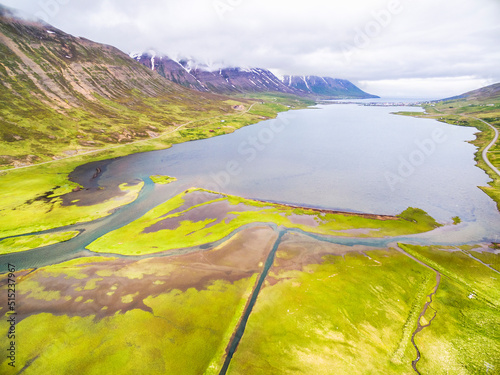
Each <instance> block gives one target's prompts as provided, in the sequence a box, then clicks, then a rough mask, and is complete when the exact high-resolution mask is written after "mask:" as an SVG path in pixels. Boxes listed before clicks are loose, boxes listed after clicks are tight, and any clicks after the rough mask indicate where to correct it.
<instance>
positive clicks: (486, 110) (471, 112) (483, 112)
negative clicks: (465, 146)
mask: <svg viewBox="0 0 500 375" xmlns="http://www.w3.org/2000/svg"><path fill="white" fill-rule="evenodd" d="M424 108H425V113H421V112H418V113H417V112H400V113H398V114H401V115H407V116H413V117H420V118H433V119H436V120H438V121H441V122H445V123H447V124H451V125H457V126H472V127H476V128H477V129H479V131H480V132H479V133H477V134H476V139H475V140H474V141H472V142H471V143H472V144H474V145H475V146H477V147H478V150H477V152H476V156H475V159H476V162H477V165H478V166H479V167H480V168H481V169H483V170H484V171H486V173H487V174H488V175H489V176H490V178H491V179H492V181H491V182H489V183H488V185H489V186H484V187H481V189H482V190H483V191H484V192H485V193H486V194H488V195H489V196H490V197H491V198H492V199H493V200H494V201H495V202H496V203H497V206H498V208H499V210H500V176H498V175H497V174H496V173H495V172H494V171H492V170H491V169H490V168H489V167H488V165H487V164H486V163H485V162H484V161H483V159H482V156H481V155H482V152H483V150H484V149H485V148H486V146H488V144H489V143H490V142H491V141H492V140H493V137H494V132H493V130H492V129H491V128H490V127H489V126H487V125H486V124H484V123H482V122H481V121H478V120H477V119H482V120H484V121H486V122H488V123H489V124H491V125H492V126H494V127H495V128H497V130H500V99H482V100H478V99H455V100H448V101H443V102H438V103H433V104H428V105H425V106H424ZM488 159H489V160H490V162H491V163H492V164H493V165H494V166H495V167H496V168H497V169H500V139H499V140H498V141H497V143H496V145H494V146H493V147H492V148H490V150H489V152H488Z"/></svg>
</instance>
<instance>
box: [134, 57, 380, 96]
mask: <svg viewBox="0 0 500 375" xmlns="http://www.w3.org/2000/svg"><path fill="white" fill-rule="evenodd" d="M130 56H131V57H132V58H134V59H135V60H137V61H139V62H140V63H141V64H143V65H145V66H147V67H148V68H150V69H152V70H154V71H156V72H158V73H159V74H160V75H162V76H163V77H165V78H167V79H168V80H170V81H172V82H175V83H178V84H180V85H182V86H185V87H188V88H191V89H195V90H198V91H209V92H213V93H217V94H235V93H254V92H280V93H285V94H294V95H300V96H310V97H322V98H373V97H376V96H374V95H370V94H367V93H365V92H364V91H362V90H360V89H359V88H358V87H356V86H355V85H354V84H352V83H351V82H349V81H347V80H341V79H334V78H329V77H315V76H307V77H298V76H285V77H284V78H283V80H280V79H279V78H278V77H276V76H275V75H274V74H273V73H272V72H271V71H269V70H267V69H261V68H241V67H229V68H228V67H223V65H222V64H207V63H200V62H199V61H196V60H194V59H180V60H178V61H177V60H174V59H172V58H170V57H168V56H165V55H160V54H158V53H156V52H154V51H148V52H145V53H134V54H131V55H130Z"/></svg>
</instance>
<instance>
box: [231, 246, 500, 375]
mask: <svg viewBox="0 0 500 375" xmlns="http://www.w3.org/2000/svg"><path fill="white" fill-rule="evenodd" d="M401 247H402V248H403V249H404V250H406V251H407V252H409V253H411V254H412V255H414V256H415V257H417V258H418V259H420V260H422V261H424V262H425V263H426V264H430V265H431V266H432V267H436V269H438V270H439V271H440V272H441V273H442V276H443V277H442V279H441V284H440V287H439V289H438V292H437V294H436V296H435V297H434V299H433V302H432V304H431V309H429V310H428V312H427V313H426V315H425V316H424V317H423V318H422V324H424V323H427V322H428V321H429V320H430V319H431V318H432V314H433V312H434V310H436V311H437V315H436V318H435V319H434V320H433V321H432V323H431V325H430V326H429V327H427V328H425V329H424V330H423V331H422V332H420V333H418V334H417V335H416V344H417V346H418V347H419V350H420V351H421V353H422V358H421V360H420V361H419V362H418V365H417V366H418V369H419V371H420V372H421V373H422V374H487V373H496V371H498V369H500V328H499V327H500V312H499V311H500V309H499V308H498V307H499V303H500V299H499V292H498V290H499V286H500V281H499V280H500V279H499V278H498V273H496V274H495V273H494V272H493V271H491V270H489V269H488V268H487V267H485V266H483V265H481V264H480V263H479V262H477V261H475V260H473V259H471V258H469V257H467V256H466V255H465V254H463V253H462V252H460V251H455V252H450V251H449V250H448V251H446V250H440V249H439V248H437V247H433V248H430V247H416V246H409V245H401ZM365 254H366V255H363V254H359V253H351V254H349V253H348V254H346V255H344V256H333V255H329V256H325V257H323V262H322V263H321V264H317V265H306V266H304V267H303V268H302V270H300V271H286V270H283V269H280V257H281V258H286V259H293V257H294V256H297V255H296V254H294V253H293V252H290V253H288V254H286V253H282V254H280V253H278V254H277V259H276V260H275V263H274V266H273V268H271V271H270V274H269V275H270V276H272V277H273V278H275V279H277V280H278V282H277V283H268V284H267V285H266V287H265V288H264V289H263V290H262V291H261V293H260V295H259V297H258V300H257V303H256V305H255V307H254V310H253V312H252V315H251V316H250V319H249V321H248V325H247V327H246V331H245V334H244V336H243V339H242V341H241V342H240V345H239V347H238V350H237V351H236V353H235V355H234V357H233V360H232V362H231V365H230V367H229V371H228V374H231V375H232V374H268V373H280V374H302V373H308V374H309V373H310V374H313V373H314V374H332V373H335V374H414V373H415V372H414V371H413V369H412V367H411V361H412V360H414V359H415V358H416V352H415V349H414V348H413V346H412V344H411V341H410V338H411V334H412V332H413V331H414V330H415V328H416V323H417V318H418V315H419V313H420V311H421V309H422V307H423V305H424V303H425V301H426V295H427V294H429V293H430V292H431V290H432V288H433V287H434V285H435V274H434V272H433V271H431V270H430V269H428V268H425V267H423V266H422V265H420V264H418V263H417V262H415V261H413V260H412V259H410V258H409V257H406V256H405V255H404V254H402V253H398V252H395V251H381V250H372V251H367V252H365ZM499 256H500V255H498V254H497V255H496V257H499ZM497 261H498V260H497ZM488 368H489V371H487V369H488Z"/></svg>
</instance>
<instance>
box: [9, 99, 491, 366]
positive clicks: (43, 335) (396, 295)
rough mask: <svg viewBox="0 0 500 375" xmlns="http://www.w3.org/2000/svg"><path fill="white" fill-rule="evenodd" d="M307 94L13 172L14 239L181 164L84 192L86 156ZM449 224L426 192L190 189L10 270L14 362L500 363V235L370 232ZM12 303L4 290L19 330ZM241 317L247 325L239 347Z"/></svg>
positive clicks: (194, 134)
mask: <svg viewBox="0 0 500 375" xmlns="http://www.w3.org/2000/svg"><path fill="white" fill-rule="evenodd" d="M241 100H248V98H244V99H241ZM262 100H264V103H262V102H261V101H262ZM238 103H240V102H239V101H235V102H234V103H232V102H231V103H228V104H229V105H231V106H232V105H234V106H236V105H238V106H239V105H240V104H238ZM300 105H304V103H303V102H293V101H291V99H290V98H287V97H281V96H276V97H274V96H265V97H262V98H260V99H259V100H258V101H254V102H252V104H250V103H246V104H245V109H244V110H241V107H238V108H240V109H239V111H240V113H238V114H228V115H224V117H216V118H214V119H210V120H208V119H201V120H200V121H197V122H193V123H190V124H186V125H185V126H182V127H179V128H177V129H172V130H173V131H172V132H170V130H168V131H167V132H164V133H163V134H162V135H159V136H158V137H157V138H154V139H150V140H145V141H140V142H137V143H134V144H128V145H120V146H117V147H114V148H108V149H106V150H104V149H103V150H101V151H100V152H96V153H91V154H86V155H81V154H80V155H76V156H74V157H71V158H68V159H65V160H58V161H54V162H50V163H47V164H43V165H38V166H33V167H29V168H25V169H17V170H8V171H4V172H2V175H0V212H1V215H0V254H7V255H8V254H13V253H19V254H15V255H16V256H17V255H20V256H23V253H22V252H23V251H26V250H30V249H32V251H33V252H36V251H37V250H36V249H37V248H39V247H42V246H48V245H51V244H54V243H57V242H62V241H71V240H72V238H73V237H75V236H77V235H79V232H77V231H74V230H70V229H67V228H63V227H65V226H67V225H70V224H74V223H79V222H89V221H92V220H95V219H97V218H102V217H103V216H106V215H109V214H110V213H112V212H113V211H114V210H116V209H117V208H119V207H122V206H125V205H128V204H130V203H131V202H133V201H134V200H135V199H136V198H137V196H138V194H139V192H140V190H141V189H142V188H143V187H144V185H145V183H149V184H151V181H152V182H154V183H155V184H160V185H161V184H169V183H172V182H174V181H175V180H176V179H175V177H170V176H166V175H155V176H149V179H151V181H140V180H137V181H135V182H133V183H131V184H127V183H125V181H124V183H122V184H121V185H120V186H119V188H117V189H116V191H115V192H114V193H113V194H111V195H110V196H108V197H107V198H106V199H105V200H103V201H101V202H100V203H98V204H90V205H86V204H84V202H80V201H79V198H68V197H78V196H79V195H78V194H79V193H82V192H83V193H85V191H86V188H85V187H83V186H79V185H77V184H76V183H74V182H71V181H70V180H69V179H68V175H69V173H70V172H71V171H73V170H74V169H75V167H77V166H78V165H81V164H84V163H87V162H91V161H96V160H103V159H106V158H109V157H115V156H122V155H126V154H129V153H132V152H140V151H148V150H153V149H158V148H165V147H169V146H170V145H172V144H174V143H177V142H183V141H187V140H191V139H199V138H205V137H210V136H215V135H220V134H224V133H225V132H229V131H234V129H237V128H239V127H241V126H244V125H245V124H247V123H250V122H255V121H256V119H264V118H269V117H273V116H274V115H275V114H276V112H277V111H281V110H284V109H288V108H289V107H299V106H300ZM221 119H224V122H221ZM482 134H483V133H482ZM484 134H485V135H484V136H485V137H486V136H487V135H488V134H486V132H485V133H484ZM484 142H486V138H485V139H484ZM96 173H97V175H98V174H99V173H100V171H96ZM180 182H181V181H180ZM14 186H15V188H13V187H14ZM172 186H175V184H172ZM493 190H495V188H493ZM75 193H76V194H75ZM90 193H91V194H94V192H90ZM98 193H99V192H98V191H96V192H95V194H98ZM439 226H440V224H439V223H437V222H436V221H435V220H434V219H433V218H432V217H430V216H429V215H428V214H427V213H425V212H424V211H422V210H420V209H418V208H412V207H409V208H408V209H406V210H405V211H403V212H401V213H400V214H399V215H396V216H384V215H372V214H370V215H366V214H354V213H345V212H335V211H329V210H319V209H309V208H303V207H294V206H287V205H280V204H274V203H269V202H262V201H256V200H250V199H244V198H241V197H236V196H232V195H227V194H222V193H218V192H214V191H208V190H203V189H197V188H190V189H188V190H185V191H183V192H181V193H179V194H177V195H175V196H174V197H172V198H171V199H168V200H166V201H165V202H164V203H162V204H160V205H158V206H156V207H154V208H153V209H152V210H150V211H149V212H147V213H145V214H144V215H143V216H141V217H139V218H137V219H136V220H135V221H132V222H130V223H129V224H128V225H124V226H122V227H120V228H118V229H116V230H113V231H111V232H108V233H107V234H105V235H103V236H101V237H99V238H97V239H96V240H95V241H93V242H92V243H90V244H89V245H87V246H86V249H87V250H89V252H80V253H78V254H77V255H75V256H78V257H79V258H76V259H73V260H70V261H67V262H63V263H60V264H52V265H48V266H45V267H38V268H32V269H17V270H15V271H13V272H12V271H11V272H10V274H9V273H8V272H5V271H7V268H10V267H11V266H15V265H6V267H7V268H2V269H1V270H0V272H4V273H0V294H1V295H2V296H8V295H9V294H12V292H11V290H10V289H11V288H12V286H11V285H12V283H13V281H14V282H15V297H14V298H15V312H16V314H17V315H16V325H15V351H16V353H15V367H13V366H11V365H9V363H10V361H11V360H10V359H8V358H7V357H6V356H4V357H3V358H0V373H2V374H3V373H5V374H21V373H22V374H36V375H38V374H51V375H52V374H74V373H77V374H110V373H117V374H118V373H119V374H138V373H147V374H219V373H220V374H225V373H227V374H312V373H317V374H414V373H416V370H415V368H416V369H417V370H418V371H419V372H420V373H421V374H476V373H486V374H489V373H495V372H498V371H499V370H500V361H499V358H500V332H499V328H498V327H500V313H499V312H498V311H499V310H500V309H499V303H500V294H499V292H498V290H500V289H499V287H500V285H499V278H498V277H499V276H500V275H499V268H500V266H499V264H500V262H499V259H500V254H499V251H498V249H497V248H496V246H495V245H491V247H490V245H488V244H480V245H467V246H460V247H451V246H450V247H442V246H441V247H439V246H435V247H422V246H420V247H419V246H414V245H407V244H398V245H396V244H392V245H389V246H388V247H374V246H367V245H360V244H361V243H367V241H368V240H369V241H370V242H371V241H383V242H384V243H387V241H388V240H387V238H390V237H396V236H401V235H407V234H416V233H422V232H427V231H431V230H433V229H435V228H437V227H439ZM57 228H60V229H57ZM46 230H50V231H49V232H43V233H38V232H40V231H46ZM57 230H58V231H57ZM80 238H81V237H80ZM336 240H342V241H344V242H346V243H352V245H340V244H335V241H336ZM68 243H69V244H71V242H68ZM381 243H382V242H381ZM51 251H52V250H51ZM90 254H92V256H90ZM27 256H29V254H27ZM267 265H270V269H269V271H267V270H268V268H267ZM260 280H263V281H264V283H263V286H262V288H261V287H260V285H261V284H260ZM434 291H435V294H433V292H434ZM2 301H4V299H3V297H2ZM254 302H255V305H254ZM8 306H9V305H8V304H7V300H5V303H2V304H1V305H0V317H1V319H0V335H1V336H2V337H6V336H7V334H8V332H9V329H10V323H9V320H8V319H9V317H10V316H11V315H10V312H9V311H8ZM245 316H249V318H248V321H247V320H246V319H245V318H244V317H245ZM236 332H243V334H242V336H241V338H240V339H241V340H240V341H239V344H238V345H237V347H236V350H235V351H234V353H233V352H232V349H231V348H232V347H233V344H234V343H235V342H238V341H237V340H236V339H237V338H239V334H238V335H237V334H236ZM235 340H236V341H235ZM3 341H5V345H7V344H8V345H11V344H10V342H7V341H6V340H3ZM3 341H2V342H3ZM4 349H5V351H7V349H8V346H5V348H4V346H2V350H4ZM417 350H418V351H419V352H420V354H421V357H420V358H419V360H418V361H416V358H417ZM412 362H413V366H415V368H413V366H412ZM225 363H228V364H229V366H228V367H227V370H226V367H224V364H225Z"/></svg>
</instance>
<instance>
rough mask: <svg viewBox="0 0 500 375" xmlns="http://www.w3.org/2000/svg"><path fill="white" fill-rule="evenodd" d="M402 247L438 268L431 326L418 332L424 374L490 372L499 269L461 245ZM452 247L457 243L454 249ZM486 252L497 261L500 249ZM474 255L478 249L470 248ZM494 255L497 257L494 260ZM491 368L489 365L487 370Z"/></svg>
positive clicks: (499, 346)
mask: <svg viewBox="0 0 500 375" xmlns="http://www.w3.org/2000/svg"><path fill="white" fill-rule="evenodd" d="M401 247H402V248H403V249H404V250H405V251H407V252H408V253H410V254H412V255H413V256H415V257H417V258H418V259H420V260H422V261H423V262H425V263H426V264H429V265H431V266H432V267H434V268H435V269H437V270H438V271H439V272H441V273H442V275H443V277H442V279H441V285H440V287H439V289H438V291H437V294H436V296H435V298H434V302H433V303H432V307H433V308H434V309H435V310H437V315H436V318H435V319H434V320H433V322H432V324H431V326H430V327H428V328H426V329H424V330H423V331H422V332H420V333H419V334H418V335H417V337H416V342H417V345H418V347H419V349H420V351H421V352H422V360H421V362H419V369H420V370H421V372H422V373H423V374H425V373H432V374H488V373H491V374H494V373H496V372H498V370H499V369H500V275H499V273H498V272H494V271H492V270H490V269H489V268H487V267H485V266H484V265H482V264H481V263H479V262H477V261H475V260H474V259H472V258H470V257H468V256H467V255H466V254H464V253H463V252H461V251H450V250H440V249H439V248H438V247H419V246H410V245H401ZM455 250H456V249H455ZM482 254H483V255H486V254H487V255H488V257H489V258H490V261H492V262H495V261H496V262H497V264H498V262H499V258H500V255H499V254H496V255H495V254H493V253H482ZM474 255H477V254H474ZM493 258H496V260H494V259H493ZM488 368H489V370H488Z"/></svg>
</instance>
